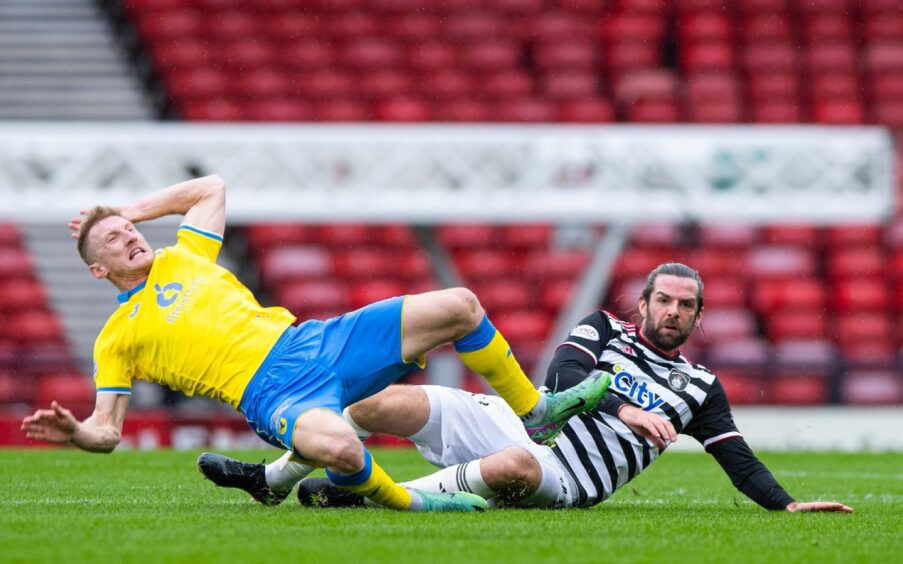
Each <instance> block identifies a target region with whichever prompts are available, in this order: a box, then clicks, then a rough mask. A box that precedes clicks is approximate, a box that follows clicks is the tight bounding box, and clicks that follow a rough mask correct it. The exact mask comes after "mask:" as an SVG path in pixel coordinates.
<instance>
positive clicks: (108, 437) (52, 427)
mask: <svg viewBox="0 0 903 564" xmlns="http://www.w3.org/2000/svg"><path fill="white" fill-rule="evenodd" d="M128 406H129V396H127V395H121V394H108V393H101V394H97V401H96V404H95V406H94V413H93V414H91V416H90V417H88V418H87V419H85V420H84V421H78V420H77V419H76V418H75V417H74V416H73V415H72V412H70V411H69V410H68V409H66V408H64V407H63V406H61V405H60V404H59V403H57V402H55V401H54V402H53V403H51V405H50V409H39V410H37V411H36V412H35V413H34V415H29V416H28V417H26V418H25V419H23V420H22V430H23V431H25V436H26V437H28V438H29V439H32V440H38V441H46V442H49V443H57V444H64V443H70V444H72V445H75V446H77V447H78V448H80V449H82V450H86V451H89V452H113V449H115V448H116V446H117V445H118V444H119V440H120V439H121V437H122V424H123V422H124V421H125V413H126V411H127V410H128Z"/></svg>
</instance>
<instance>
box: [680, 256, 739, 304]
mask: <svg viewBox="0 0 903 564" xmlns="http://www.w3.org/2000/svg"><path fill="white" fill-rule="evenodd" d="M692 264H693V266H694V267H695V266H696V263H692ZM702 279H703V283H704V284H705V307H706V309H708V308H709V307H712V308H741V307H743V306H744V305H745V304H746V300H745V297H744V296H745V293H746V292H745V283H744V281H743V279H742V278H740V277H739V276H732V277H714V278H709V277H707V276H703V278H702Z"/></svg>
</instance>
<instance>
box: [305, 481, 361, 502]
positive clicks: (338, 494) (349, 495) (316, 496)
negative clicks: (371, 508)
mask: <svg viewBox="0 0 903 564" xmlns="http://www.w3.org/2000/svg"><path fill="white" fill-rule="evenodd" d="M365 499H366V498H365V497H364V496H362V495H359V494H356V493H354V492H352V491H348V490H345V489H342V488H340V487H338V486H336V485H334V484H333V483H332V482H330V481H329V478H304V479H303V480H301V482H300V483H299V484H298V502H299V503H300V504H301V505H303V506H305V507H364V500H365Z"/></svg>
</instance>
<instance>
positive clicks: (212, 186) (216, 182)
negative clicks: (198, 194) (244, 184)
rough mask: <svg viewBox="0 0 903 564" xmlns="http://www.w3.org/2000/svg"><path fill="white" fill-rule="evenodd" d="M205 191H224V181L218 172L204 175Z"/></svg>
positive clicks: (218, 192) (222, 192) (219, 193)
mask: <svg viewBox="0 0 903 564" xmlns="http://www.w3.org/2000/svg"><path fill="white" fill-rule="evenodd" d="M206 180H207V191H208V192H209V193H210V194H215V195H222V194H225V193H226V181H225V180H223V177H222V176H220V175H218V174H211V175H210V176H207V177H206Z"/></svg>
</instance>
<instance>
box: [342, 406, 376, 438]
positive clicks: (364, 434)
mask: <svg viewBox="0 0 903 564" xmlns="http://www.w3.org/2000/svg"><path fill="white" fill-rule="evenodd" d="M342 418H343V419H344V420H345V423H348V424H349V425H351V428H352V429H354V432H355V433H357V438H358V439H360V440H361V442H364V441H366V440H367V438H369V437H370V435H372V433H371V432H370V431H368V430H366V429H364V428H363V427H361V426H360V425H358V424H357V421H355V420H354V418H353V417H351V412H350V411H349V410H348V408H347V407H346V408H345V409H343V410H342Z"/></svg>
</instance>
